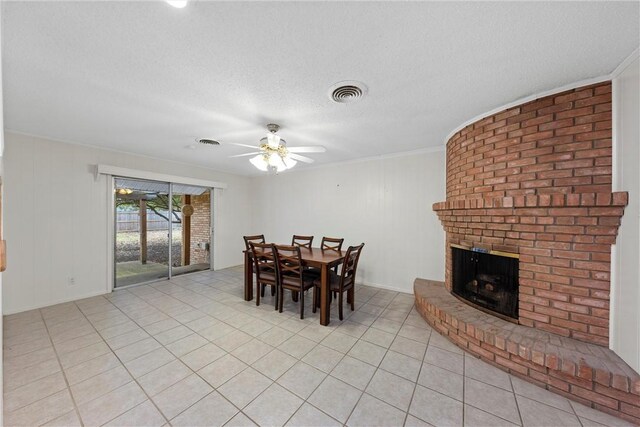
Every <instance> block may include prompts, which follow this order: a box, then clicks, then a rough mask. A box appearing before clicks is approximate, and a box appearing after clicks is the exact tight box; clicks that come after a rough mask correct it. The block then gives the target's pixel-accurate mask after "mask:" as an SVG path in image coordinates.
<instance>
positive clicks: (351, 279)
mask: <svg viewBox="0 0 640 427" xmlns="http://www.w3.org/2000/svg"><path fill="white" fill-rule="evenodd" d="M363 247H364V243H361V244H359V245H358V246H349V249H347V254H346V255H345V257H344V263H342V273H341V274H340V283H339V286H340V289H342V288H343V287H346V286H349V285H351V284H353V285H355V283H356V270H357V269H358V260H359V259H360V253H361V252H362V248H363Z"/></svg>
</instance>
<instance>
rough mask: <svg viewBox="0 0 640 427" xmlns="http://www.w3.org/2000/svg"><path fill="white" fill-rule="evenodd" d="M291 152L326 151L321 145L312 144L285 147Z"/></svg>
mask: <svg viewBox="0 0 640 427" xmlns="http://www.w3.org/2000/svg"><path fill="white" fill-rule="evenodd" d="M287 150H289V151H290V152H291V153H324V152H325V151H327V149H326V148H324V147H323V146H322V145H314V146H308V147H287Z"/></svg>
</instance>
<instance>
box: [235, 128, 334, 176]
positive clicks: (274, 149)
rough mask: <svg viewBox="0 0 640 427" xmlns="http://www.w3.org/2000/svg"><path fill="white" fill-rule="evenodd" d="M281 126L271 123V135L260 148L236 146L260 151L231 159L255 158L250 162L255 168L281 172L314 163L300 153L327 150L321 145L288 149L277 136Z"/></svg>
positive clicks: (266, 137) (284, 142)
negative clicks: (300, 164) (299, 163)
mask: <svg viewBox="0 0 640 427" xmlns="http://www.w3.org/2000/svg"><path fill="white" fill-rule="evenodd" d="M279 129H280V126H279V125H276V124H274V123H270V124H268V125H267V130H268V131H269V133H268V134H267V136H265V137H264V138H262V139H261V140H260V144H259V145H258V147H255V146H252V145H246V144H235V143H230V144H233V145H238V146H240V147H247V148H253V149H255V148H257V149H258V150H259V151H252V152H251V153H245V154H237V155H235V156H230V157H246V156H254V157H252V158H251V159H249V161H250V162H251V164H252V165H253V166H255V167H256V168H258V169H260V170H261V171H265V172H281V171H283V170H287V169H291V168H292V167H294V166H295V165H296V163H298V161H300V162H303V163H313V159H311V158H309V157H306V156H301V155H300V154H298V153H324V152H325V151H327V150H326V148H324V147H323V146H321V145H314V146H307V147H287V143H286V141H285V140H284V139H282V138H280V136H278V135H277V132H278V130H279Z"/></svg>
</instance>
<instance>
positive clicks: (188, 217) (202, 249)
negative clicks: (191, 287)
mask: <svg viewBox="0 0 640 427" xmlns="http://www.w3.org/2000/svg"><path fill="white" fill-rule="evenodd" d="M172 194H173V203H174V215H173V218H172V220H173V223H172V227H173V229H172V242H171V247H172V251H173V256H172V258H173V260H172V263H171V276H177V275H180V274H185V273H191V272H194V271H202V270H208V269H209V268H210V267H211V191H210V189H209V188H205V187H197V186H193V185H185V184H172Z"/></svg>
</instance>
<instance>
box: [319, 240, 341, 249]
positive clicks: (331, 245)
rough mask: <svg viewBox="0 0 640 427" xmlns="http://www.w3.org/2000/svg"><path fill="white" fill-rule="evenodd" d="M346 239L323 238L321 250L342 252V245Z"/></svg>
mask: <svg viewBox="0 0 640 427" xmlns="http://www.w3.org/2000/svg"><path fill="white" fill-rule="evenodd" d="M343 242H344V239H338V238H335V237H323V238H322V243H321V244H320V248H321V249H331V250H334V251H340V250H342V243H343Z"/></svg>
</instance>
